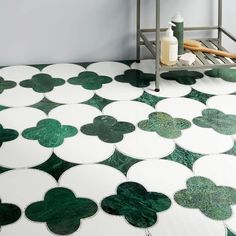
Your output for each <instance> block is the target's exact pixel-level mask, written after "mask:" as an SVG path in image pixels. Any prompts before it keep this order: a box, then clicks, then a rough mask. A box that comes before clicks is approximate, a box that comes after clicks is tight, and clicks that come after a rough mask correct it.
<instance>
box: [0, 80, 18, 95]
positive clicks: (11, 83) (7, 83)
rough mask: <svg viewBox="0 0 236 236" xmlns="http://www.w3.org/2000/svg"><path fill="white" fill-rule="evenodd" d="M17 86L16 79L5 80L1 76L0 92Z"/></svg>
mask: <svg viewBox="0 0 236 236" xmlns="http://www.w3.org/2000/svg"><path fill="white" fill-rule="evenodd" d="M14 87H16V82H15V81H10V80H4V79H3V78H2V77H0V94H1V93H3V92H4V90H6V89H12V88H14Z"/></svg>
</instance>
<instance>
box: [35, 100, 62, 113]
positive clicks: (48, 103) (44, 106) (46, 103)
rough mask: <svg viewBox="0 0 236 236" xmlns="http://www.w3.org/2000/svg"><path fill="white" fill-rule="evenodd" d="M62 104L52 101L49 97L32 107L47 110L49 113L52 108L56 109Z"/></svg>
mask: <svg viewBox="0 0 236 236" xmlns="http://www.w3.org/2000/svg"><path fill="white" fill-rule="evenodd" d="M60 105H62V104H59V103H55V102H52V101H50V100H48V99H47V98H43V99H42V100H41V101H40V102H38V103H36V104H34V105H32V106H31V107H33V108H37V109H39V110H41V111H43V112H45V113H46V114H48V113H49V112H50V111H51V110H52V109H54V108H56V107H58V106H60Z"/></svg>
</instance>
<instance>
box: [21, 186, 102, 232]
mask: <svg viewBox="0 0 236 236" xmlns="http://www.w3.org/2000/svg"><path fill="white" fill-rule="evenodd" d="M97 209H98V207H97V204H96V203H95V202H94V201H92V200H90V199H87V198H77V197H76V196H75V195H74V193H73V192H72V191H71V190H69V189H66V188H54V189H51V190H49V191H48V192H47V193H46V195H45V197H44V200H43V201H40V202H35V203H32V204H31V205H29V206H28V207H27V209H26V211H25V214H26V217H27V218H29V219H30V220H32V221H36V222H45V223H46V224H47V226H48V228H49V230H50V231H51V232H53V233H55V234H60V235H67V234H72V233H74V232H75V231H76V230H77V229H78V228H79V227H80V221H81V219H83V218H88V217H91V216H93V215H94V214H95V213H96V212H97Z"/></svg>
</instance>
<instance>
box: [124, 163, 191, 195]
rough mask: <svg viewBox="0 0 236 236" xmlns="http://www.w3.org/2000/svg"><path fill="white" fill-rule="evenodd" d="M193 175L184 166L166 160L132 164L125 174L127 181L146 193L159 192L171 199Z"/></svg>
mask: <svg viewBox="0 0 236 236" xmlns="http://www.w3.org/2000/svg"><path fill="white" fill-rule="evenodd" d="M192 176H193V173H192V171H191V170H190V169H188V168H187V167H186V166H184V165H181V164H179V163H177V162H174V161H168V160H147V161H142V162H139V163H136V164H134V165H133V166H132V167H131V168H130V169H129V171H128V173H127V178H128V180H129V181H135V182H138V183H140V184H142V185H143V186H144V187H145V188H146V189H147V190H148V191H155V192H160V193H164V194H166V195H168V196H169V197H170V198H173V195H174V194H175V192H177V191H178V190H180V189H183V188H185V186H186V180H187V179H188V178H190V177H192Z"/></svg>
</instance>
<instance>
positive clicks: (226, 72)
mask: <svg viewBox="0 0 236 236" xmlns="http://www.w3.org/2000/svg"><path fill="white" fill-rule="evenodd" d="M205 74H206V75H207V76H209V77H214V78H221V79H223V80H225V81H228V82H236V70H235V69H231V68H216V69H213V70H208V71H205Z"/></svg>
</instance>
